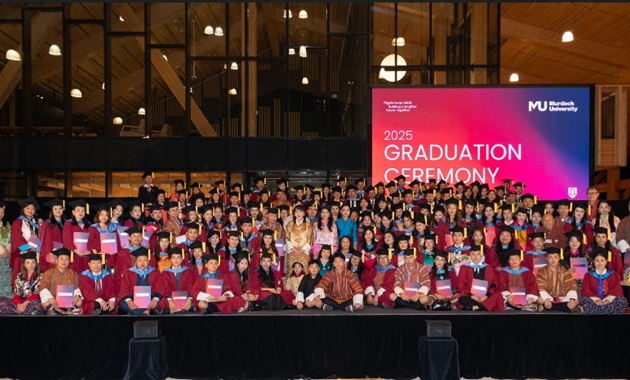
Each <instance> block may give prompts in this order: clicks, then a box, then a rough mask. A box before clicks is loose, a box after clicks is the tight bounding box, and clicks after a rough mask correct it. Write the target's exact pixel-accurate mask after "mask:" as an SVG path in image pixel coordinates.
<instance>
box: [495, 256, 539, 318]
mask: <svg viewBox="0 0 630 380" xmlns="http://www.w3.org/2000/svg"><path fill="white" fill-rule="evenodd" d="M522 255H523V251H519V250H516V249H511V250H509V251H508V252H507V257H508V265H507V266H506V267H504V268H503V270H502V271H501V272H498V273H497V277H498V280H499V289H500V291H501V295H502V296H503V300H504V302H505V306H506V308H508V309H511V310H528V311H536V309H537V305H536V301H537V300H538V297H539V293H538V285H537V284H536V279H535V278H534V275H533V274H532V272H531V271H530V270H529V269H527V268H526V267H523V266H521V261H522ZM514 288H524V289H525V294H524V296H525V299H526V303H524V304H523V303H519V302H517V301H515V298H514V294H513V291H514V290H515V289H514Z"/></svg>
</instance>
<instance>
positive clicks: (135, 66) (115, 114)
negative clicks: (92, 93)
mask: <svg viewBox="0 0 630 380" xmlns="http://www.w3.org/2000/svg"><path fill="white" fill-rule="evenodd" d="M111 46H112V64H111V72H112V78H111V86H112V91H111V93H112V103H111V115H112V120H106V121H105V123H104V125H105V126H106V128H107V129H108V130H107V132H108V134H109V135H110V136H125V137H141V136H145V125H144V123H145V122H144V121H143V120H144V117H143V116H141V115H138V110H139V109H140V108H141V107H144V104H145V99H144V96H145V94H144V79H145V75H144V67H145V62H144V61H145V60H144V39H143V38H142V37H113V38H112V40H111ZM102 89H103V85H102V84H101V90H102ZM98 104H102V99H101V100H99V101H96V99H94V100H93V101H92V100H90V105H95V106H98ZM116 118H121V119H122V124H117V123H116V122H118V120H115V119H116ZM115 121H116V122H115Z"/></svg>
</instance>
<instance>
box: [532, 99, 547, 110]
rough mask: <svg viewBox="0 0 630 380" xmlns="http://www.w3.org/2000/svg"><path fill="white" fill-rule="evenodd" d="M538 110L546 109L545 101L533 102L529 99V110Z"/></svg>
mask: <svg viewBox="0 0 630 380" xmlns="http://www.w3.org/2000/svg"><path fill="white" fill-rule="evenodd" d="M535 110H538V111H540V112H545V111H547V101H546V100H545V101H541V100H536V101H535V102H532V101H531V100H530V101H529V112H532V111H535Z"/></svg>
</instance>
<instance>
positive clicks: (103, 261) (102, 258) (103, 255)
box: [101, 253, 105, 265]
mask: <svg viewBox="0 0 630 380" xmlns="http://www.w3.org/2000/svg"><path fill="white" fill-rule="evenodd" d="M101 264H103V265H105V254H104V253H101Z"/></svg>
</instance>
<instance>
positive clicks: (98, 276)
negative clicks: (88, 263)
mask: <svg viewBox="0 0 630 380" xmlns="http://www.w3.org/2000/svg"><path fill="white" fill-rule="evenodd" d="M81 274H82V275H84V276H88V277H89V278H91V279H92V280H94V281H99V280H102V279H103V278H104V277H105V276H108V275H109V272H108V271H106V270H104V269H103V270H102V271H101V273H100V274H94V273H92V272H91V271H90V270H89V269H86V270H84V271H83V272H81Z"/></svg>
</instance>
